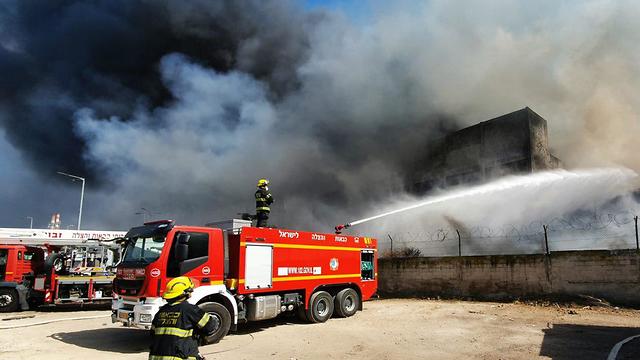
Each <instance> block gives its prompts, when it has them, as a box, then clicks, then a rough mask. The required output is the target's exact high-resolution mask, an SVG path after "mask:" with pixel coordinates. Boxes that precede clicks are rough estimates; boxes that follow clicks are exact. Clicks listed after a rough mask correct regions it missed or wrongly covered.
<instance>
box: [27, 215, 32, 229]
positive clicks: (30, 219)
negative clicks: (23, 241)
mask: <svg viewBox="0 0 640 360" xmlns="http://www.w3.org/2000/svg"><path fill="white" fill-rule="evenodd" d="M27 219H29V229H33V217H31V216H27Z"/></svg>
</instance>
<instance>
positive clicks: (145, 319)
mask: <svg viewBox="0 0 640 360" xmlns="http://www.w3.org/2000/svg"><path fill="white" fill-rule="evenodd" d="M151 320H153V317H152V316H151V314H140V322H142V323H150V322H151Z"/></svg>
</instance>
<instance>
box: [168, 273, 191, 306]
mask: <svg viewBox="0 0 640 360" xmlns="http://www.w3.org/2000/svg"><path fill="white" fill-rule="evenodd" d="M194 286H195V285H193V281H191V279H190V278H188V277H187V276H179V277H177V278H175V279H172V280H171V281H169V282H168V283H167V287H166V288H165V290H164V294H162V298H163V299H166V300H171V299H175V298H178V297H180V296H183V295H189V294H190V293H192V292H193V288H194Z"/></svg>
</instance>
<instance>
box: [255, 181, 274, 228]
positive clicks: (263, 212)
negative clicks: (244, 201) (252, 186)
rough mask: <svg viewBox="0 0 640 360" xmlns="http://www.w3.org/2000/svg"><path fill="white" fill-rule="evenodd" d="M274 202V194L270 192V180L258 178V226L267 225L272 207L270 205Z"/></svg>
mask: <svg viewBox="0 0 640 360" xmlns="http://www.w3.org/2000/svg"><path fill="white" fill-rule="evenodd" d="M272 203H273V196H271V193H270V192H269V180H267V179H260V180H258V190H256V219H257V220H258V221H257V226H258V227H267V220H269V213H270V212H271V208H270V207H269V205H271V204H272Z"/></svg>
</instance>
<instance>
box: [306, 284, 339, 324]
mask: <svg viewBox="0 0 640 360" xmlns="http://www.w3.org/2000/svg"><path fill="white" fill-rule="evenodd" d="M331 315H333V297H332V296H331V294H329V293H328V292H326V291H318V292H315V293H314V294H313V295H311V298H310V299H309V308H308V309H307V318H308V319H309V321H311V322H314V323H323V322H325V321H327V320H329V318H331Z"/></svg>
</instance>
